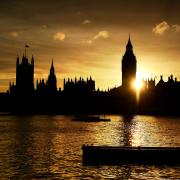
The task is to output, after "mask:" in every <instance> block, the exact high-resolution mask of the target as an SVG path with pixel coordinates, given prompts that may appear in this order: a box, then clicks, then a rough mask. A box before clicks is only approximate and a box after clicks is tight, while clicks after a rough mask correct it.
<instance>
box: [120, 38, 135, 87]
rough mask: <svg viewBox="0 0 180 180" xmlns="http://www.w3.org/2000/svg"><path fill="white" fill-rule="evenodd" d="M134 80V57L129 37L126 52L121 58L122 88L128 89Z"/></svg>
mask: <svg viewBox="0 0 180 180" xmlns="http://www.w3.org/2000/svg"><path fill="white" fill-rule="evenodd" d="M135 80H136V57H135V55H134V53H133V46H132V44H131V40H130V37H129V40H128V43H127V45H126V52H125V54H124V56H123V58H122V87H124V88H128V89H129V88H130V87H131V86H132V83H133V81H135Z"/></svg>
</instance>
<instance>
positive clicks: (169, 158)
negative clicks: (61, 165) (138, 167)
mask: <svg viewBox="0 0 180 180" xmlns="http://www.w3.org/2000/svg"><path fill="white" fill-rule="evenodd" d="M82 150H83V164H84V165H88V164H92V165H93V164H94V165H97V164H108V165H109V164H122V163H127V164H129V163H130V164H159V165H177V164H178V165H179V164H180V147H140V146H139V147H129V146H126V147H122V146H93V145H83V146H82Z"/></svg>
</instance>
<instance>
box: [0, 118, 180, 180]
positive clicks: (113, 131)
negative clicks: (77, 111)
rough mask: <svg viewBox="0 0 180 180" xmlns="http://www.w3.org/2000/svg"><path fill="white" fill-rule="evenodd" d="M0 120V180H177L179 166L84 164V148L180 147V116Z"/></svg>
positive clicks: (179, 174) (179, 173) (179, 172)
mask: <svg viewBox="0 0 180 180" xmlns="http://www.w3.org/2000/svg"><path fill="white" fill-rule="evenodd" d="M106 117H107V118H111V122H98V123H94V122H93V123H92V122H89V123H87V122H74V121H71V119H72V116H60V115H57V116H52V115H51V116H45V115H38V116H10V115H1V116H0V179H104V178H115V179H151V178H152V179H173V178H174V179H178V178H180V167H179V166H153V165H151V166H150V165H127V164H124V165H118V166H107V165H102V166H83V165H82V151H81V146H82V145H83V144H94V145H114V146H119V145H129V146H131V145H132V146H180V118H176V117H156V116H126V117H123V116H115V115H107V116H106Z"/></svg>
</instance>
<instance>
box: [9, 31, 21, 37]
mask: <svg viewBox="0 0 180 180" xmlns="http://www.w3.org/2000/svg"><path fill="white" fill-rule="evenodd" d="M10 36H12V37H18V36H19V34H18V33H17V32H10Z"/></svg>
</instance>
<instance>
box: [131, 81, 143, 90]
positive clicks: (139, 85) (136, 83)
mask: <svg viewBox="0 0 180 180" xmlns="http://www.w3.org/2000/svg"><path fill="white" fill-rule="evenodd" d="M133 88H134V89H135V90H136V91H140V90H141V89H142V88H143V82H142V80H141V79H136V80H135V81H134V82H133Z"/></svg>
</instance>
